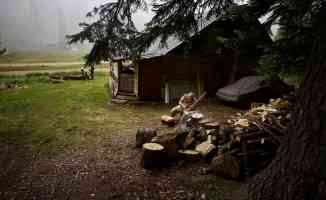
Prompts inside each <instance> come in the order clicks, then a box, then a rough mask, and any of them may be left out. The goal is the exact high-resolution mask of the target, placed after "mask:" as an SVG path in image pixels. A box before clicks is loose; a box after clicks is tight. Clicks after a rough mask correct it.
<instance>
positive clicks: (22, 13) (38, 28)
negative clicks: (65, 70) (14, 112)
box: [0, 0, 151, 49]
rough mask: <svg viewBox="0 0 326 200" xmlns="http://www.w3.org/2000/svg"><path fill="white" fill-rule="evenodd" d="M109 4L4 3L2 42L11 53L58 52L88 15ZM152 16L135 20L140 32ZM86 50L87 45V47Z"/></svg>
mask: <svg viewBox="0 0 326 200" xmlns="http://www.w3.org/2000/svg"><path fill="white" fill-rule="evenodd" d="M107 1H108V0H1V4H0V38H1V39H0V40H1V41H2V43H3V46H6V47H7V48H9V49H38V48H58V47H60V46H63V43H64V42H65V35H67V34H73V33H76V32H78V30H79V26H78V23H79V22H82V21H86V20H87V19H86V17H85V16H86V13H87V12H88V11H90V10H92V8H93V7H94V6H99V5H101V4H103V3H104V2H107ZM150 17H151V14H150V13H148V12H139V13H137V14H136V16H135V22H136V26H137V28H139V29H142V28H143V27H144V23H146V22H147V21H149V20H150ZM86 46H87V45H86Z"/></svg>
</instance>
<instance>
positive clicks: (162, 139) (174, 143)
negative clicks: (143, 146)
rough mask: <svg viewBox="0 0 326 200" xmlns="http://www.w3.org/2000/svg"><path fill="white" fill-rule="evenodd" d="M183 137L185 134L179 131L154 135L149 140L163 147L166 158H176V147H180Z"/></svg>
mask: <svg viewBox="0 0 326 200" xmlns="http://www.w3.org/2000/svg"><path fill="white" fill-rule="evenodd" d="M185 137H186V135H183V134H181V133H180V134H177V133H167V134H164V135H158V136H156V137H154V138H153V139H152V141H151V142H154V143H158V144H161V145H162V146H163V147H164V151H165V152H166V154H167V157H168V159H170V160H176V159H177V157H178V149H181V148H182V145H183V142H184V138H185Z"/></svg>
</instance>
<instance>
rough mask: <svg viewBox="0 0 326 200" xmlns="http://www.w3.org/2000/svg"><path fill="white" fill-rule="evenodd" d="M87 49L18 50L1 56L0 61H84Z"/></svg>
mask: <svg viewBox="0 0 326 200" xmlns="http://www.w3.org/2000/svg"><path fill="white" fill-rule="evenodd" d="M86 53H87V52H85V51H64V50H62V51H59V50H44V51H41V50H38V51H36V50H35V51H32V50H29V51H22V50H17V51H13V52H10V53H9V54H7V55H5V56H1V57H0V63H48V62H49V63H53V62H54V63H55V62H83V57H84V56H85V54H86Z"/></svg>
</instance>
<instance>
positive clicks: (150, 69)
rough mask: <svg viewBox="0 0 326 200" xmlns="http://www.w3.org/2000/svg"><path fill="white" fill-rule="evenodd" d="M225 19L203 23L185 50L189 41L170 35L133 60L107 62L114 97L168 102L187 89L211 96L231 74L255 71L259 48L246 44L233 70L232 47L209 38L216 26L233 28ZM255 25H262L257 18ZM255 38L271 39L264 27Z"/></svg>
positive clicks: (250, 73)
mask: <svg viewBox="0 0 326 200" xmlns="http://www.w3.org/2000/svg"><path fill="white" fill-rule="evenodd" d="M227 23H229V22H221V21H213V22H211V23H208V24H207V25H205V26H204V27H203V28H202V29H201V31H200V32H199V34H196V35H194V36H193V37H192V38H191V47H190V48H189V47H188V51H187V53H186V54H185V53H184V49H185V45H188V43H185V42H180V41H177V40H175V39H173V38H172V39H169V40H168V47H167V48H163V49H159V48H155V47H154V48H150V49H149V51H148V52H147V53H146V54H144V55H143V56H142V57H141V58H139V59H136V60H134V61H128V60H124V59H115V60H114V61H113V62H111V64H110V86H111V91H112V95H113V97H115V98H120V99H137V100H149V101H164V102H166V103H169V102H171V101H174V100H177V99H178V98H180V96H182V95H183V94H184V93H187V92H194V93H196V94H197V95H199V94H202V93H203V92H204V91H205V92H207V93H208V95H209V96H214V95H215V93H216V91H217V90H218V89H219V88H221V87H223V86H225V85H227V84H228V83H229V80H230V76H231V75H234V76H235V77H236V79H238V78H241V77H243V76H247V75H252V74H254V68H255V67H256V65H257V60H258V58H259V56H260V54H261V53H262V50H261V49H257V48H256V46H255V47H253V46H254V45H252V46H249V47H248V51H249V52H250V53H249V54H248V55H245V54H244V55H245V56H244V58H240V61H239V62H238V64H237V65H238V67H237V70H236V71H233V70H232V66H233V64H234V58H235V53H234V50H232V49H229V48H225V47H222V46H218V44H214V41H213V42H212V40H211V39H210V38H211V34H212V32H214V30H216V28H219V29H223V31H225V32H226V33H228V32H230V34H231V33H232V31H233V28H232V27H225V25H226V24H227ZM256 25H257V27H259V28H262V27H261V26H260V24H259V22H258V21H257V24H256ZM213 35H214V34H213ZM214 37H216V35H214V36H213V38H214ZM213 40H214V39H213ZM257 41H260V42H261V41H267V42H271V40H270V38H269V36H268V34H267V33H266V32H265V31H264V30H263V29H262V32H261V36H260V38H257Z"/></svg>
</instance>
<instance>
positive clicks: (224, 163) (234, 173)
mask: <svg viewBox="0 0 326 200" xmlns="http://www.w3.org/2000/svg"><path fill="white" fill-rule="evenodd" d="M240 163H241V162H240V161H239V160H238V159H237V158H236V157H235V156H232V155H230V154H228V153H226V154H222V155H218V156H216V157H214V158H213V160H212V162H211V164H210V166H209V172H212V173H214V174H216V175H219V176H222V177H225V178H231V179H238V178H240V174H241V171H240V170H241V167H240V166H241V165H240Z"/></svg>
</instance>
